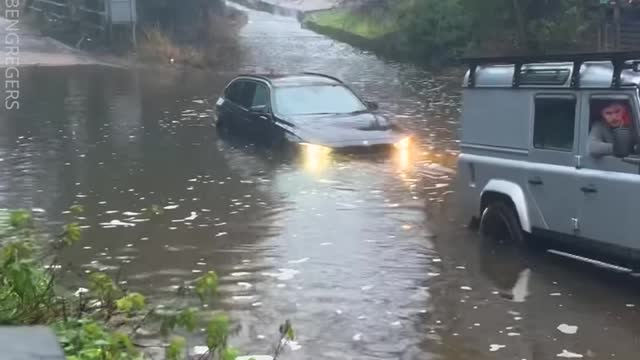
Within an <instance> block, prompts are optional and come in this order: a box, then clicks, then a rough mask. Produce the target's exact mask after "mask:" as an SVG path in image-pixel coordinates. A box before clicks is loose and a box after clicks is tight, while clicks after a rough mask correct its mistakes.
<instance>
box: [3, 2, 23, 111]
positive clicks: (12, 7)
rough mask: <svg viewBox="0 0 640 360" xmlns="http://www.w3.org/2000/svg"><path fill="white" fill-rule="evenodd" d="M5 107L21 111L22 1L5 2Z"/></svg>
mask: <svg viewBox="0 0 640 360" xmlns="http://www.w3.org/2000/svg"><path fill="white" fill-rule="evenodd" d="M4 2H5V4H4V5H5V6H4V14H3V16H4V18H5V19H6V20H7V22H6V25H5V28H4V66H3V68H4V95H5V96H4V107H5V109H7V110H19V109H20V69H19V65H20V33H19V30H20V0H4Z"/></svg>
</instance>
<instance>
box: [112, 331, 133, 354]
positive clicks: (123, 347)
mask: <svg viewBox="0 0 640 360" xmlns="http://www.w3.org/2000/svg"><path fill="white" fill-rule="evenodd" d="M110 350H111V351H112V352H126V353H128V354H130V355H134V354H135V353H136V351H135V347H134V346H133V342H132V341H131V338H130V337H129V335H127V334H125V333H123V332H114V333H113V334H112V335H111V343H110Z"/></svg>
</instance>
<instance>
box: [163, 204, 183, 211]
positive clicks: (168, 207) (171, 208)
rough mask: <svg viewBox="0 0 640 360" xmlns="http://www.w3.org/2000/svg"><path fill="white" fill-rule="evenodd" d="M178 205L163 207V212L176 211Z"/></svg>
mask: <svg viewBox="0 0 640 360" xmlns="http://www.w3.org/2000/svg"><path fill="white" fill-rule="evenodd" d="M179 206H180V205H167V206H165V207H164V209H165V210H173V209H177V208H178V207H179Z"/></svg>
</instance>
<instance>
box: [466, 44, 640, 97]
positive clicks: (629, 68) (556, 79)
mask: <svg viewBox="0 0 640 360" xmlns="http://www.w3.org/2000/svg"><path fill="white" fill-rule="evenodd" d="M463 61H464V62H465V63H467V64H468V65H469V70H468V71H467V72H466V74H465V78H464V83H463V85H464V86H465V87H467V88H475V87H478V88H483V87H484V88H492V87H494V88H495V87H501V88H504V87H513V88H519V87H531V86H545V87H558V88H573V89H580V88H597V89H611V88H617V87H621V86H626V87H628V86H633V87H639V86H640V51H611V52H597V53H572V54H542V55H523V56H498V57H475V58H473V57H470V58H465V59H463Z"/></svg>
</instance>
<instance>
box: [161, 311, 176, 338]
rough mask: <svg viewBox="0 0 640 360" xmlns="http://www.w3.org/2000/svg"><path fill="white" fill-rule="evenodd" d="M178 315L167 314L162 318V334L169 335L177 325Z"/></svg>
mask: <svg viewBox="0 0 640 360" xmlns="http://www.w3.org/2000/svg"><path fill="white" fill-rule="evenodd" d="M176 323H177V316H175V315H165V316H163V318H162V323H161V324H160V334H161V335H162V336H167V335H169V333H170V332H171V331H173V329H174V328H175V327H176Z"/></svg>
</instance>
